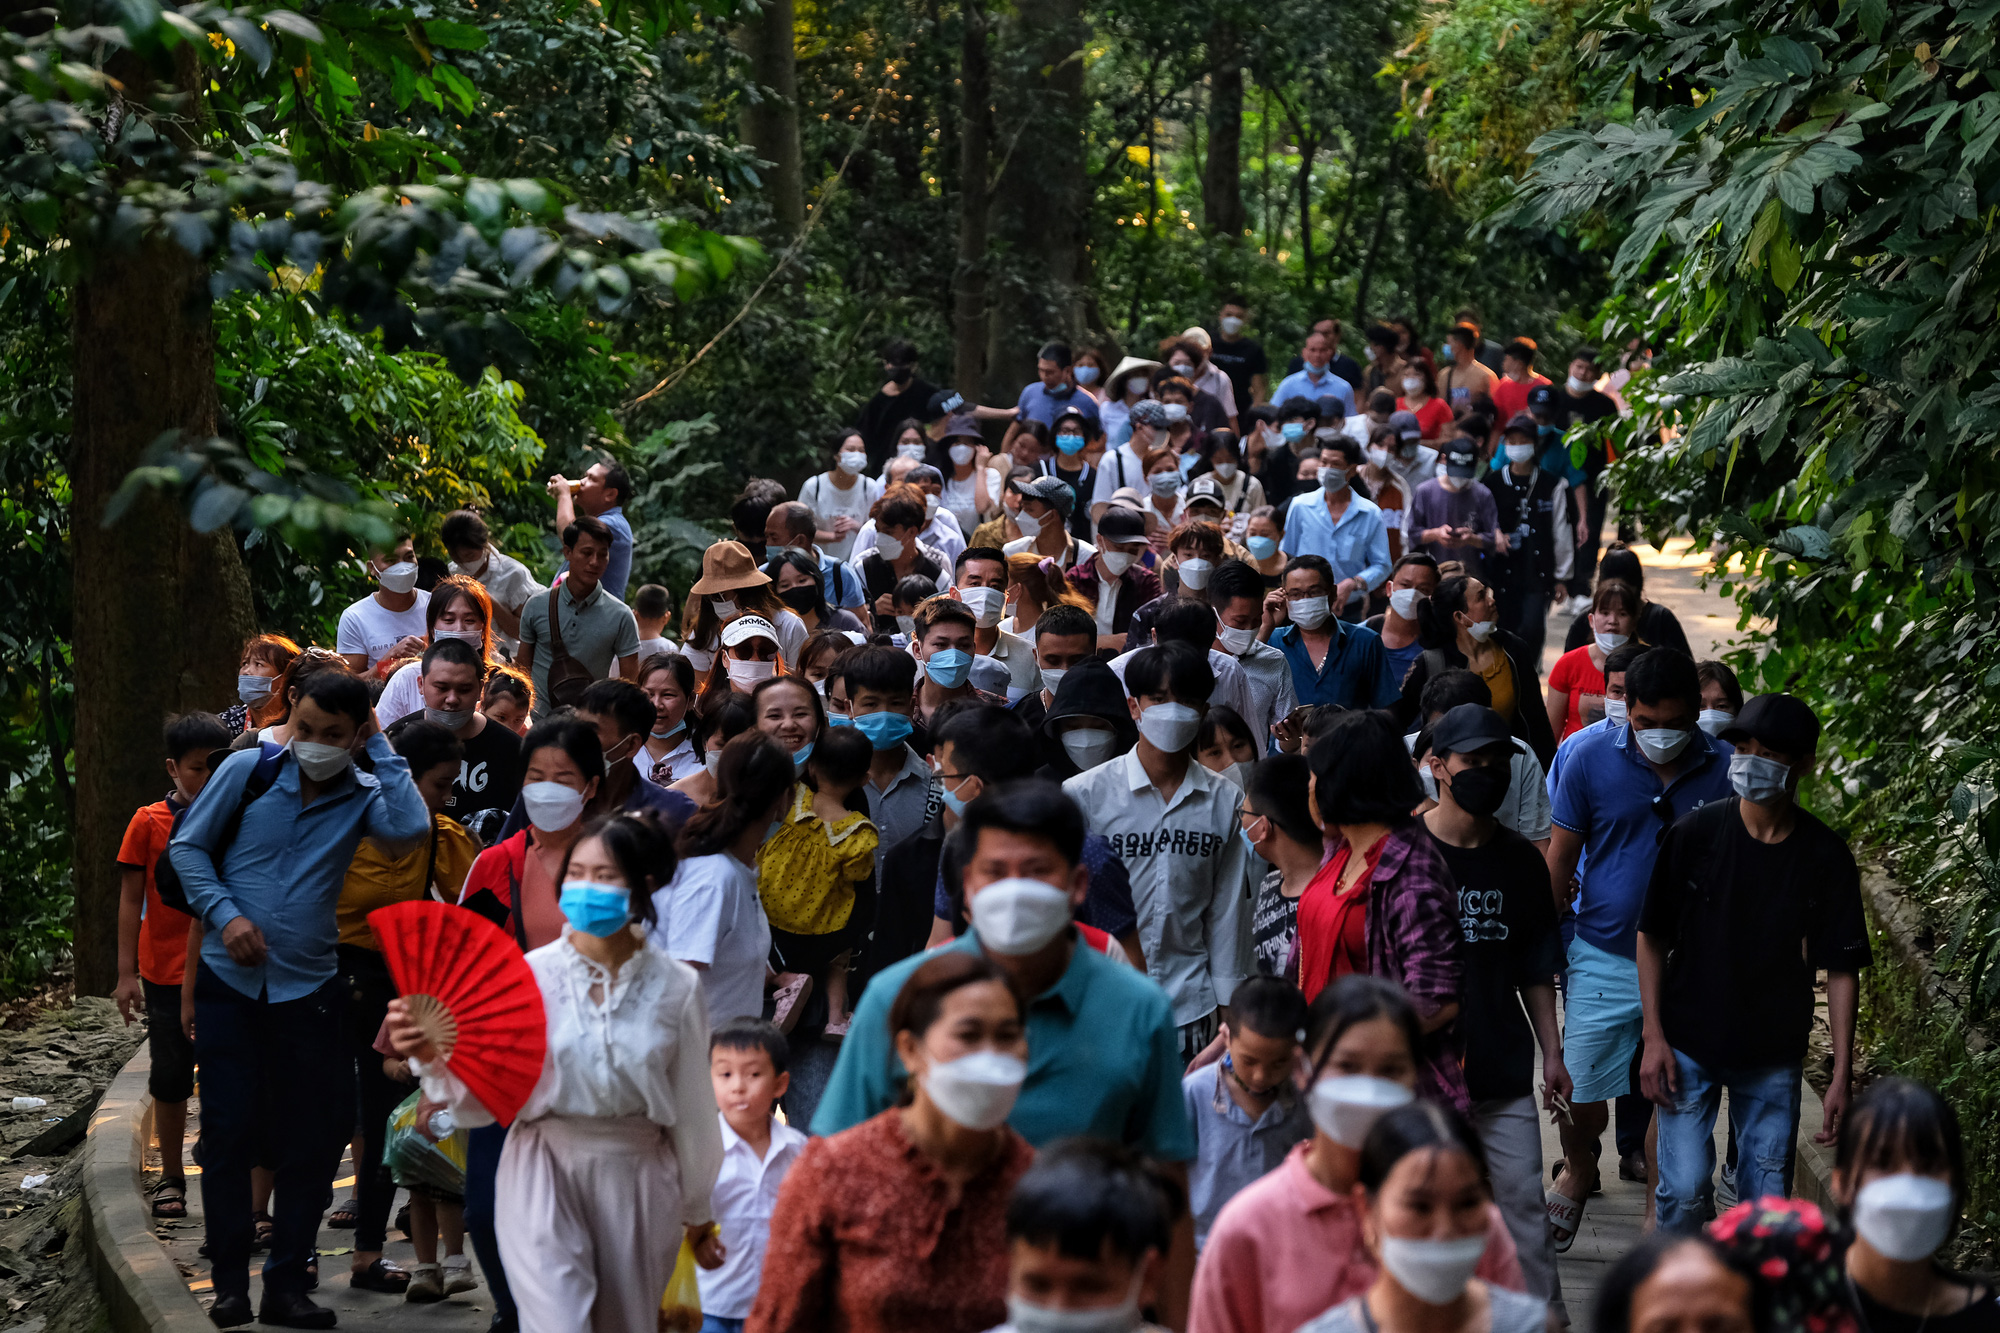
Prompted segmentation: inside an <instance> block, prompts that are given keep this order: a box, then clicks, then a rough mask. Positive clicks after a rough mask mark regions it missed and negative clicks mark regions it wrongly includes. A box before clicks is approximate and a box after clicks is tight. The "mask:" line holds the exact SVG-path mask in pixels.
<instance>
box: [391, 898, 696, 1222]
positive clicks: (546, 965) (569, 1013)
mask: <svg viewBox="0 0 2000 1333" xmlns="http://www.w3.org/2000/svg"><path fill="white" fill-rule="evenodd" d="M528 966H529V968H531V969H532V970H533V971H534V974H535V981H536V983H537V984H538V985H539V986H540V987H541V991H542V1009H543V1011H544V1013H545V1014H546V1015H547V1019H548V1052H547V1054H545V1055H544V1056H543V1057H542V1076H541V1078H540V1080H539V1081H537V1082H536V1084H535V1090H534V1091H533V1092H531V1093H529V1094H528V1100H527V1103H526V1104H525V1105H524V1106H522V1108H521V1114H520V1115H519V1116H518V1117H517V1119H518V1120H519V1121H520V1122H522V1123H530V1122H533V1121H536V1120H540V1119H542V1118H544V1117H546V1116H570V1117H577V1118H603V1119H615V1118H624V1117H631V1116H644V1117H645V1118H646V1119H648V1120H650V1121H652V1122H653V1123H654V1124H656V1125H659V1126H661V1127H662V1128H664V1129H665V1130H666V1131H667V1136H668V1138H669V1139H670V1140H671V1141H672V1142H673V1147H674V1158H675V1160H676V1162H678V1163H679V1166H680V1175H681V1213H682V1221H684V1222H686V1223H687V1224H688V1225H690V1226H694V1225H697V1224H700V1223H703V1222H708V1221H711V1220H712V1219H713V1208H712V1206H711V1204H710V1197H711V1195H712V1193H713V1192H714V1189H715V1179H716V1175H717V1173H718V1172H720V1170H721V1169H722V1135H721V1133H720V1132H719V1131H718V1129H717V1128H716V1123H717V1116H716V1109H715V1089H714V1086H713V1084H711V1083H710V1081H709V1075H708V1031H709V1028H708V1008H707V1005H706V1004H705V1003H704V1002H703V1000H702V993H701V981H700V979H699V978H698V977H697V976H696V975H695V971H694V969H693V968H691V967H689V966H687V964H685V963H679V962H675V961H674V960H673V959H672V958H669V957H668V956H667V955H666V954H664V953H662V952H660V950H659V948H658V947H657V946H655V945H652V944H647V945H645V946H643V947H641V948H640V950H639V951H638V952H637V953H635V954H633V955H632V956H631V957H630V958H628V959H626V960H625V964H624V966H622V967H620V968H619V969H618V974H617V976H615V977H614V976H612V975H611V973H610V972H609V971H608V970H607V969H605V968H603V967H600V966H598V965H597V964H596V963H593V962H591V961H590V960H589V959H588V958H585V957H584V956H583V955H582V954H580V953H578V952H577V951H576V947H575V946H574V945H572V944H571V943H570V942H569V929H568V928H567V927H565V928H564V930H563V936H562V938H561V939H559V940H557V941H555V942H554V943H553V944H545V945H543V946H542V947H541V948H539V949H534V950H530V951H529V953H528ZM593 986H596V987H601V988H602V990H601V993H600V995H599V997H598V999H597V1000H593V999H592V998H591V994H590V992H591V988H592V987H593ZM411 1065H412V1067H413V1068H415V1069H416V1071H417V1073H418V1075H419V1076H420V1078H421V1079H422V1081H423V1089H424V1095H425V1096H426V1097H428V1098H430V1099H431V1100H432V1101H434V1102H442V1103H443V1104H445V1105H447V1106H449V1107H451V1109H452V1114H453V1115H455V1116H456V1117H457V1118H458V1123H459V1124H461V1125H463V1126H466V1127H467V1128H473V1127H476V1126H479V1125H490V1124H492V1123H494V1116H493V1113H492V1112H491V1111H488V1110H487V1109H486V1107H485V1106H484V1105H483V1104H482V1103H481V1102H480V1100H479V1098H478V1097H476V1096H475V1095H474V1094H473V1093H472V1091H471V1090H470V1089H469V1088H467V1087H466V1086H465V1084H464V1083H463V1082H462V1081H460V1079H459V1078H458V1076H457V1075H455V1074H453V1073H452V1072H451V1070H450V1069H449V1068H448V1067H447V1066H445V1065H444V1064H443V1063H437V1064H432V1065H423V1064H422V1063H421V1062H419V1061H412V1062H411Z"/></svg>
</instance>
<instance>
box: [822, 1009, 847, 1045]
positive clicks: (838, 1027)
mask: <svg viewBox="0 0 2000 1333" xmlns="http://www.w3.org/2000/svg"><path fill="white" fill-rule="evenodd" d="M853 1026H854V1015H853V1014H849V1015H848V1016H847V1017H845V1018H837V1019H835V1020H834V1021H833V1022H831V1023H828V1024H827V1025H826V1027H825V1029H824V1030H822V1031H821V1033H820V1036H822V1037H824V1038H825V1039H826V1040H828V1041H839V1040H840V1039H841V1038H843V1037H845V1036H846V1035H847V1032H848V1029H849V1028H851V1027H853Z"/></svg>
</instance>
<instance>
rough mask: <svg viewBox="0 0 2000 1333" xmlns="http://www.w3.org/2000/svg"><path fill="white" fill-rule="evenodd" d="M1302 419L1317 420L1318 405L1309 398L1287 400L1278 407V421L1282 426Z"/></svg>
mask: <svg viewBox="0 0 2000 1333" xmlns="http://www.w3.org/2000/svg"><path fill="white" fill-rule="evenodd" d="M1304 417H1311V418H1312V419H1313V420H1314V421H1318V420H1319V404H1318V403H1316V402H1314V401H1313V400H1312V399H1310V398H1287V399H1286V400H1285V401H1284V402H1282V403H1280V404H1279V405H1278V421H1279V423H1280V424H1281V425H1282V424H1283V423H1284V422H1287V421H1294V420H1298V419H1300V418H1304Z"/></svg>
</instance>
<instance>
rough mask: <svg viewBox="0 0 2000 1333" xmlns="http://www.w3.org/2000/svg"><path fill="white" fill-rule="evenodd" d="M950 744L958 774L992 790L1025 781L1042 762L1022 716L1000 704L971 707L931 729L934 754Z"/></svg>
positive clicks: (1031, 733) (959, 711)
mask: <svg viewBox="0 0 2000 1333" xmlns="http://www.w3.org/2000/svg"><path fill="white" fill-rule="evenodd" d="M947 741H949V742H950V743H951V755H952V763H953V764H954V766H956V767H957V769H958V771H959V772H961V773H972V774H976V775H977V776H978V777H979V778H980V780H981V781H982V782H983V783H984V784H985V785H986V786H988V787H992V786H997V785H998V784H1000V783H1003V782H1013V781H1015V780H1016V779H1018V778H1025V777H1027V776H1028V775H1029V774H1030V773H1033V772H1034V771H1035V767H1036V765H1037V764H1038V763H1039V761H1040V757H1039V755H1038V753H1037V751H1036V747H1035V733H1034V732H1033V731H1031V730H1030V729H1029V727H1028V724H1027V723H1026V722H1024V721H1023V720H1022V719H1021V715H1020V714H1019V713H1016V712H1015V711H1014V710H1013V709H1011V708H1002V707H1000V706H999V705H998V704H975V705H971V706H969V707H966V708H964V709H962V710H958V711H956V712H954V713H953V715H952V716H951V717H950V718H948V719H947V720H945V721H944V722H942V723H940V724H938V725H936V726H934V727H933V728H932V729H931V746H932V751H933V753H935V752H936V751H937V749H938V748H939V747H942V746H943V745H944V744H945V743H946V742H947Z"/></svg>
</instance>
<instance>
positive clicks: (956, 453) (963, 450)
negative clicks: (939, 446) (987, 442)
mask: <svg viewBox="0 0 2000 1333" xmlns="http://www.w3.org/2000/svg"><path fill="white" fill-rule="evenodd" d="M949 452H950V454H951V461H952V462H953V463H955V464H956V465H958V466H959V467H964V466H965V465H966V464H967V463H970V462H971V461H972V446H971V445H969V444H954V445H953V446H952V447H951V449H950V450H949Z"/></svg>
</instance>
